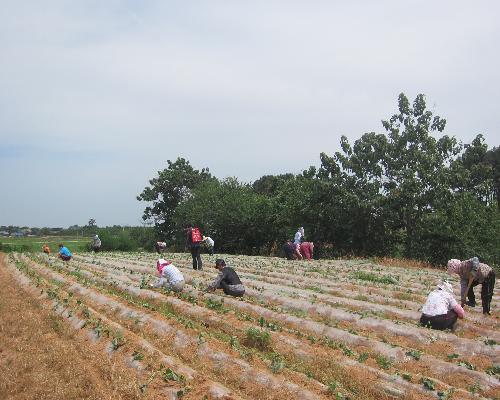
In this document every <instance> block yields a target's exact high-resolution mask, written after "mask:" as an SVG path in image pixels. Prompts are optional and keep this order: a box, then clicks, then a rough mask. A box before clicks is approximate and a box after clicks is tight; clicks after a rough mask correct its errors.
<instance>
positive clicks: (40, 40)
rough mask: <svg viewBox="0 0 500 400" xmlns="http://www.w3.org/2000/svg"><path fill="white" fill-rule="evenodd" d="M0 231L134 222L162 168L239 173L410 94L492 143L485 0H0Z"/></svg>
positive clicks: (290, 157)
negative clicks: (180, 165) (173, 165)
mask: <svg viewBox="0 0 500 400" xmlns="http://www.w3.org/2000/svg"><path fill="white" fill-rule="evenodd" d="M0 7H1V10H2V11H1V13H0V225H17V226H31V227H68V226H70V225H86V224H87V223H88V221H89V219H90V218H93V219H95V220H96V223H97V225H98V226H110V225H131V226H135V225H140V224H141V222H142V218H141V217H142V213H143V210H144V208H145V206H146V204H145V203H144V202H139V201H137V199H136V196H137V195H138V194H140V193H141V192H142V190H143V189H144V188H145V187H146V186H148V185H149V180H150V179H152V178H154V177H156V176H157V173H158V171H160V170H163V169H164V168H166V167H167V160H172V161H174V160H176V159H177V157H184V158H186V159H187V160H189V162H190V163H191V164H192V165H193V166H194V167H195V168H197V169H201V168H203V167H209V168H210V171H211V173H212V174H213V175H215V176H217V177H218V178H221V179H222V178H225V177H228V176H234V177H237V178H238V179H239V180H241V181H243V182H252V181H254V180H256V179H258V178H259V177H261V176H263V175H267V174H280V173H287V172H292V173H299V172H301V171H302V170H304V169H306V168H308V167H309V166H310V165H315V166H319V163H320V161H319V155H320V153H321V152H326V153H327V154H333V153H334V152H335V151H338V150H339V149H340V138H341V136H342V135H345V136H347V137H348V138H349V140H350V141H351V142H353V141H355V140H356V139H358V138H360V137H361V136H362V135H363V134H364V133H366V132H372V131H374V132H377V133H383V132H384V130H383V127H382V124H381V120H382V119H387V118H389V117H390V116H391V115H393V114H394V113H396V112H397V98H398V95H399V93H401V92H403V93H405V94H406V95H407V96H408V97H409V99H410V100H411V101H413V100H414V98H415V97H416V96H417V94H419V93H423V94H425V96H426V100H427V105H428V108H429V109H430V110H431V111H433V112H434V113H435V114H437V115H439V116H441V117H443V118H446V119H447V127H446V130H445V132H444V133H445V134H447V135H451V136H455V137H456V138H457V139H458V140H459V141H461V142H463V143H470V142H471V141H472V140H473V139H474V137H475V136H476V135H477V134H483V136H484V137H485V139H486V143H487V144H488V146H489V147H490V148H491V147H494V146H499V145H500V113H499V112H498V110H499V104H500V74H499V73H498V71H500V52H499V51H498V43H500V24H499V23H498V15H499V12H500V2H498V1H478V2H470V1H456V0H453V1H452V0H443V1H439V2H436V1H430V0H420V1H401V0H391V1H389V0H380V1H371V0H366V1H350V2H347V1H335V0H331V1H314V0H313V1H293V0H289V1H273V0H266V1H258V0H256V1H237V0H235V1H217V0H210V1H189V2H186V1H147V0H145V1H131V0H124V1H119V0H110V1H98V0H88V1H69V0H68V1H58V0H53V1H48V2H41V1H29V0H27V1H10V0H9V1H6V0H0Z"/></svg>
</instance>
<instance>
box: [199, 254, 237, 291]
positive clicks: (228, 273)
mask: <svg viewBox="0 0 500 400" xmlns="http://www.w3.org/2000/svg"><path fill="white" fill-rule="evenodd" d="M215 268H216V269H217V270H219V275H217V277H216V278H215V280H214V281H213V282H212V283H211V284H210V285H208V287H207V292H214V291H215V290H216V289H222V290H224V293H225V294H228V295H230V296H235V297H241V296H243V295H244V294H245V287H244V286H243V284H242V283H241V280H240V277H239V276H238V274H237V273H236V272H235V271H234V269H232V268H231V267H227V266H226V262H225V261H224V260H223V259H222V258H218V259H217V260H215Z"/></svg>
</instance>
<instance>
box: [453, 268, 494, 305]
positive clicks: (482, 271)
mask: <svg viewBox="0 0 500 400" xmlns="http://www.w3.org/2000/svg"><path fill="white" fill-rule="evenodd" d="M490 272H491V267H490V266H489V265H488V264H483V263H479V265H478V267H477V270H475V271H474V270H473V268H472V260H465V261H462V262H461V263H460V267H459V268H458V270H457V274H458V276H460V297H461V298H462V299H464V298H465V295H466V294H467V293H465V292H466V290H467V286H468V284H469V276H470V275H472V277H473V278H474V280H475V281H477V282H479V283H483V282H484V280H485V279H486V277H487V276H488V274H489V273H490Z"/></svg>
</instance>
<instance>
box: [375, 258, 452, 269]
mask: <svg viewBox="0 0 500 400" xmlns="http://www.w3.org/2000/svg"><path fill="white" fill-rule="evenodd" d="M374 262H375V263H376V264H380V265H384V266H386V267H398V268H416V269H423V268H428V269H433V270H436V269H443V268H444V267H436V266H434V265H432V264H430V263H427V262H424V261H418V260H410V259H406V258H390V257H377V258H374Z"/></svg>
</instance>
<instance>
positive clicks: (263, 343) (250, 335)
mask: <svg viewBox="0 0 500 400" xmlns="http://www.w3.org/2000/svg"><path fill="white" fill-rule="evenodd" d="M245 342H246V345H247V346H249V347H255V348H257V349H259V350H262V351H265V350H268V349H269V348H270V347H271V335H270V334H269V332H266V331H264V330H260V329H257V328H254V327H251V328H248V329H247V332H246V338H245Z"/></svg>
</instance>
